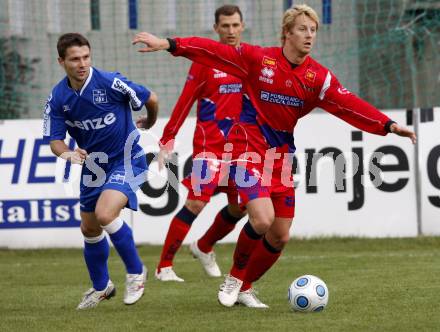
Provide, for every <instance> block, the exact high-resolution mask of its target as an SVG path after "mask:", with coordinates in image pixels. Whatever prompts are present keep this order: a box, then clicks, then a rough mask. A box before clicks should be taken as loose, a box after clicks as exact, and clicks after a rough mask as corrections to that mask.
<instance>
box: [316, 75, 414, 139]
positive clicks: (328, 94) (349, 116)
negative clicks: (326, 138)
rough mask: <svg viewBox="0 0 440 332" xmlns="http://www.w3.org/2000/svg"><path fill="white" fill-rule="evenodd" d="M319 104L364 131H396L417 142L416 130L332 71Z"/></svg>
mask: <svg viewBox="0 0 440 332" xmlns="http://www.w3.org/2000/svg"><path fill="white" fill-rule="evenodd" d="M318 106H319V107H321V108H323V109H324V110H326V111H327V112H329V113H331V114H333V115H335V116H337V117H339V118H341V119H342V120H344V121H346V122H348V123H350V124H351V125H353V126H354V127H356V128H358V129H361V130H363V131H367V132H369V133H372V134H376V135H386V134H387V133H394V134H396V135H399V136H403V137H408V138H410V139H411V141H412V142H413V143H415V142H416V135H415V133H414V132H412V131H411V130H409V129H408V128H405V127H402V126H400V125H398V124H397V123H396V122H394V121H392V120H391V119H390V118H389V117H387V116H386V115H385V114H383V113H382V112H380V111H379V110H378V109H377V108H375V107H374V106H372V105H371V104H369V103H367V102H366V101H365V100H363V99H361V98H359V97H357V96H356V95H354V94H353V93H351V92H350V91H348V90H347V89H345V88H344V87H343V86H342V85H341V84H340V83H339V81H338V80H337V79H336V77H335V76H333V75H332V74H331V73H330V72H328V74H327V78H326V80H325V83H324V85H323V87H322V90H321V92H320V95H319V102H318Z"/></svg>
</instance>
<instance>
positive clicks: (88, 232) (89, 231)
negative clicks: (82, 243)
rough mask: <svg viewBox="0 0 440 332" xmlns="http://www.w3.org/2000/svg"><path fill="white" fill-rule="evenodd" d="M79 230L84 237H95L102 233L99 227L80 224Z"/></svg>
mask: <svg viewBox="0 0 440 332" xmlns="http://www.w3.org/2000/svg"><path fill="white" fill-rule="evenodd" d="M80 229H81V233H82V234H83V235H84V236H85V237H96V236H99V235H101V233H102V228H101V227H100V226H99V225H91V224H85V223H81V225H80Z"/></svg>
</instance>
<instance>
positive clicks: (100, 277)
mask: <svg viewBox="0 0 440 332" xmlns="http://www.w3.org/2000/svg"><path fill="white" fill-rule="evenodd" d="M96 241H98V242H96ZM109 253H110V247H109V245H108V241H107V238H106V237H105V235H104V233H102V234H101V235H100V236H97V237H95V238H87V237H85V238H84V260H85V261H86V265H87V269H88V270H89V275H90V279H91V280H92V283H93V288H94V289H96V290H99V291H100V290H103V289H105V288H106V287H107V283H108V281H109V275H108V267H107V260H108V256H109Z"/></svg>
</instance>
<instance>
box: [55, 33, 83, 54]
mask: <svg viewBox="0 0 440 332" xmlns="http://www.w3.org/2000/svg"><path fill="white" fill-rule="evenodd" d="M72 46H80V47H81V46H87V47H88V48H89V49H90V43H89V41H88V40H87V38H86V37H84V36H83V35H81V34H79V33H75V32H71V33H65V34H64V35H61V36H60V38H58V42H57V50H58V56H59V57H60V58H63V59H64V57H65V56H66V51H67V49H68V48H69V47H72Z"/></svg>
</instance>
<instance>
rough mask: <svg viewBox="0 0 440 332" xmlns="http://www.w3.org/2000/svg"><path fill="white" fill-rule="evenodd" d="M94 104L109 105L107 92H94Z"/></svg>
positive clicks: (100, 90)
mask: <svg viewBox="0 0 440 332" xmlns="http://www.w3.org/2000/svg"><path fill="white" fill-rule="evenodd" d="M93 103H94V104H106V103H107V91H106V90H105V89H95V90H93Z"/></svg>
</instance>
